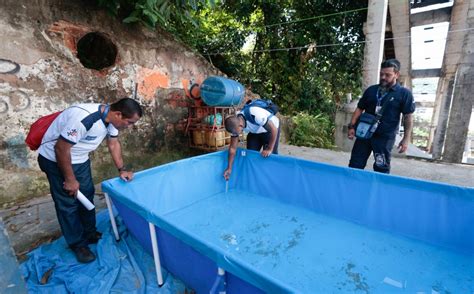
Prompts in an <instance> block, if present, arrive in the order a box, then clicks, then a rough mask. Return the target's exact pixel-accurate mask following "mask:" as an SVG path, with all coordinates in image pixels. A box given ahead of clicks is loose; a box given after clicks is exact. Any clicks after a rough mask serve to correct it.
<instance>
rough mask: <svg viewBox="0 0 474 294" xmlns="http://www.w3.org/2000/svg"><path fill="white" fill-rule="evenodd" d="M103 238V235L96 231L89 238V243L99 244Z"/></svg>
mask: <svg viewBox="0 0 474 294" xmlns="http://www.w3.org/2000/svg"><path fill="white" fill-rule="evenodd" d="M101 238H102V233H101V232H97V231H95V232H94V233H92V234H91V235H89V237H88V238H87V242H88V243H89V244H97V242H99V240H100V239H101Z"/></svg>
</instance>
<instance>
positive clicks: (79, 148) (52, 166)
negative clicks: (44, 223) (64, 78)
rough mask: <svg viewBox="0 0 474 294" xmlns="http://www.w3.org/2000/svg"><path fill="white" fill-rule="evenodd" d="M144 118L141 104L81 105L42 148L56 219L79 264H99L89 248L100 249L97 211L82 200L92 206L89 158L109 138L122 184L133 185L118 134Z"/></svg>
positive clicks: (62, 118)
mask: <svg viewBox="0 0 474 294" xmlns="http://www.w3.org/2000/svg"><path fill="white" fill-rule="evenodd" d="M141 116H142V109H141V107H140V105H139V104H138V102H136V101H135V100H133V99H130V98H123V99H121V100H119V101H117V102H115V103H113V104H111V105H110V106H109V105H104V104H78V105H74V106H71V107H69V108H67V109H65V110H64V111H63V112H61V114H60V115H59V116H58V117H57V118H56V119H55V120H54V121H53V123H52V124H51V125H50V126H49V128H48V130H47V131H46V133H45V135H44V137H43V140H42V141H41V146H40V148H39V156H38V163H39V166H40V168H41V170H42V171H43V172H44V173H46V175H47V177H48V181H49V185H50V191H51V196H52V197H53V200H54V204H55V208H56V215H57V217H58V221H59V225H60V227H61V231H62V233H63V236H64V239H65V240H66V242H67V243H68V245H69V247H70V248H71V249H72V250H73V252H74V253H75V255H76V258H77V260H78V261H79V262H82V263H87V262H91V261H93V260H95V255H94V253H93V252H92V251H91V250H90V249H89V246H88V245H89V244H93V243H97V242H98V240H99V239H100V237H101V233H99V232H97V230H96V220H95V209H93V210H90V211H88V210H87V209H86V208H85V207H84V206H83V205H82V204H81V203H80V202H79V201H78V200H77V199H76V195H77V191H78V190H80V191H81V192H82V193H83V194H84V196H86V197H87V199H89V200H90V201H91V202H93V198H94V193H95V190H94V183H93V182H92V174H91V167H90V160H89V153H90V152H91V151H94V150H95V149H97V147H98V146H99V145H100V143H101V142H102V141H103V140H104V139H105V138H107V146H108V148H109V151H110V154H111V155H112V159H113V161H114V163H115V166H116V167H117V169H118V172H119V175H120V178H122V179H123V180H125V181H130V180H132V178H133V172H131V171H128V170H126V168H125V167H124V164H123V159H122V151H121V150H122V149H121V146H120V142H119V140H118V138H117V136H118V132H119V130H123V129H126V128H127V127H129V126H131V125H133V124H134V123H136V122H137V121H138V120H139V119H140V117H141Z"/></svg>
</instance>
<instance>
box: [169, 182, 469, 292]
mask: <svg viewBox="0 0 474 294" xmlns="http://www.w3.org/2000/svg"><path fill="white" fill-rule="evenodd" d="M161 217H162V218H163V219H164V220H165V221H166V222H168V223H169V224H171V225H173V226H175V227H176V228H177V229H178V230H181V231H183V232H185V233H187V234H189V235H192V236H193V238H196V239H198V240H200V241H201V242H202V243H204V244H205V245H207V246H209V247H217V248H220V249H221V250H224V251H225V252H226V256H229V257H232V258H233V260H237V261H238V262H239V263H241V264H243V265H244V266H247V267H250V268H252V269H253V270H255V271H256V272H257V273H258V274H260V275H262V276H272V277H273V278H274V279H276V280H278V281H279V282H281V283H284V284H286V285H288V287H290V288H291V289H294V291H297V292H304V293H315V292H318V293H322V292H323V293H330V292H359V293H386V292H410V293H417V292H420V293H437V292H438V293H473V291H474V256H473V255H467V254H463V253H459V252H453V251H450V250H447V249H444V248H441V247H436V246H432V245H430V244H427V243H424V242H419V241H416V240H413V239H409V238H405V237H403V236H399V235H394V234H390V233H387V232H383V231H378V230H373V229H369V228H367V227H364V226H360V225H357V224H354V223H351V222H348V221H344V220H341V219H337V218H333V217H329V216H326V215H322V214H317V213H314V212H312V211H309V210H306V209H303V208H298V207H295V206H291V205H286V204H284V203H281V202H276V201H274V200H271V199H268V198H265V197H259V196H256V195H249V194H248V193H242V192H236V191H229V192H228V193H222V194H217V195H213V196H211V197H208V198H205V199H203V200H201V201H198V202H196V203H194V204H192V205H189V206H187V207H184V208H182V209H179V210H176V211H172V212H169V213H167V214H166V215H164V216H161Z"/></svg>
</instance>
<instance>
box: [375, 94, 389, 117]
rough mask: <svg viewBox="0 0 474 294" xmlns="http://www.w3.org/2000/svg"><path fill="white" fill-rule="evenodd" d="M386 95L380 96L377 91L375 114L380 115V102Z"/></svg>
mask: <svg viewBox="0 0 474 294" xmlns="http://www.w3.org/2000/svg"><path fill="white" fill-rule="evenodd" d="M387 94H388V93H385V94H383V95H382V96H380V92H379V91H377V106H375V113H377V114H378V113H380V110H381V109H382V100H383V98H384V97H385V96H387Z"/></svg>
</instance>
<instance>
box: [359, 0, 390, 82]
mask: <svg viewBox="0 0 474 294" xmlns="http://www.w3.org/2000/svg"><path fill="white" fill-rule="evenodd" d="M387 6H388V0H369V6H368V8H369V9H368V12H367V22H366V25H365V40H366V43H365V50H364V74H363V78H364V80H363V85H362V86H363V89H366V88H367V87H368V86H370V85H373V84H377V83H378V82H379V72H380V63H381V62H382V58H383V45H384V39H385V25H386V23H387Z"/></svg>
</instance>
